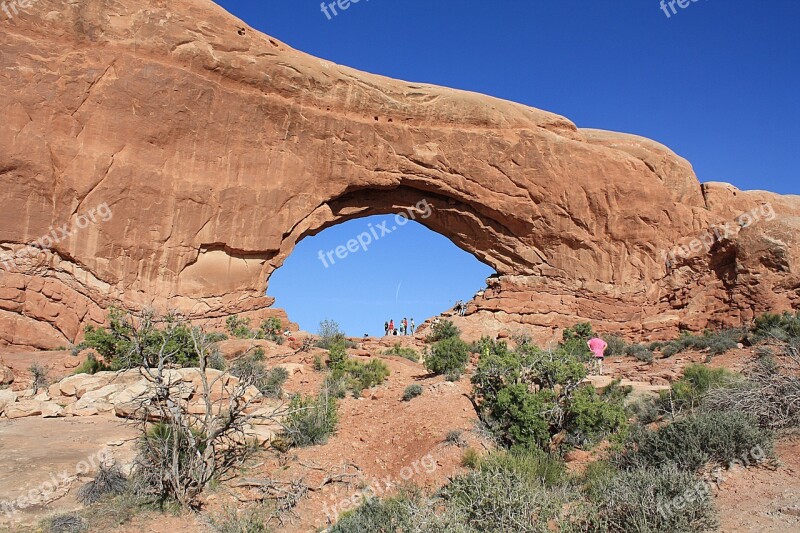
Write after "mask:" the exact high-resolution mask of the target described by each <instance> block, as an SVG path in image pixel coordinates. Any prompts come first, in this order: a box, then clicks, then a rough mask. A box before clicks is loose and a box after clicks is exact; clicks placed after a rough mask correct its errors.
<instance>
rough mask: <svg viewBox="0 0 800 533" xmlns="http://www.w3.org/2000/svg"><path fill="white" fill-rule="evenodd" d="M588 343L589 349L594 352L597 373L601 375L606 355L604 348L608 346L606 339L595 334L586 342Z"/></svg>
mask: <svg viewBox="0 0 800 533" xmlns="http://www.w3.org/2000/svg"><path fill="white" fill-rule="evenodd" d="M586 344H588V345H589V349H590V350H591V351H592V353H593V354H594V361H595V368H596V369H597V375H598V376H602V375H603V359H605V357H606V348H608V344H606V341H604V340H603V339H601V338H600V337H598V336H597V335H595V336H594V337H592V338H591V339H589V341H588V342H587V343H586Z"/></svg>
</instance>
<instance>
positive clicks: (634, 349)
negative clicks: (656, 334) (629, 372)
mask: <svg viewBox="0 0 800 533" xmlns="http://www.w3.org/2000/svg"><path fill="white" fill-rule="evenodd" d="M625 353H627V354H628V355H630V356H633V357H635V358H636V360H637V361H641V362H643V363H652V362H653V351H652V350H651V349H650V348H649V347H648V346H646V345H644V344H631V345H630V346H628V347H627V348H626V350H625Z"/></svg>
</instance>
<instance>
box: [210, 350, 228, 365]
mask: <svg viewBox="0 0 800 533" xmlns="http://www.w3.org/2000/svg"><path fill="white" fill-rule="evenodd" d="M208 366H209V368H213V369H214V370H225V369H226V368H228V361H226V360H225V356H224V355H222V352H221V351H220V350H219V348H218V347H217V346H214V347H213V348H212V349H211V352H210V353H209V355H208Z"/></svg>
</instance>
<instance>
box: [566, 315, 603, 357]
mask: <svg viewBox="0 0 800 533" xmlns="http://www.w3.org/2000/svg"><path fill="white" fill-rule="evenodd" d="M594 335H595V333H594V330H593V329H592V325H591V324H590V323H589V322H582V323H580V324H575V325H574V326H572V327H571V328H566V329H565V330H564V332H563V333H562V334H561V336H562V341H561V344H560V345H559V347H560V348H561V349H562V350H563V351H564V352H566V353H568V354H570V355H572V356H574V357H579V358H581V359H586V358H588V357H589V356H590V355H591V351H590V350H589V346H588V345H587V342H588V341H589V339H591V338H592V337H594Z"/></svg>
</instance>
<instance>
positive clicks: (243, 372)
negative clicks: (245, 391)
mask: <svg viewBox="0 0 800 533" xmlns="http://www.w3.org/2000/svg"><path fill="white" fill-rule="evenodd" d="M228 372H229V373H230V374H231V375H233V376H236V377H237V378H239V379H240V380H241V381H242V382H244V383H248V384H253V385H256V384H258V383H261V382H262V380H263V379H264V377H265V376H266V374H267V368H266V366H265V365H264V363H263V362H262V360H261V359H259V357H258V355H257V354H253V355H248V356H245V357H242V358H239V359H237V360H236V361H234V362H233V364H231V367H230V369H229V370H228Z"/></svg>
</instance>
